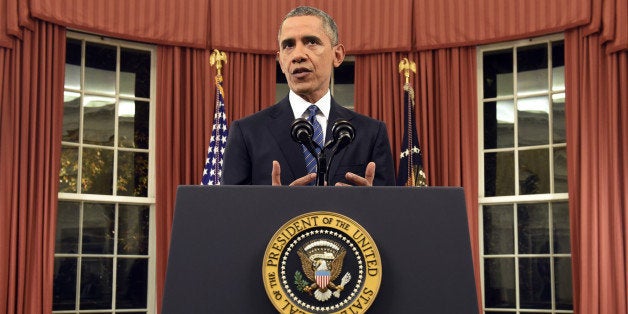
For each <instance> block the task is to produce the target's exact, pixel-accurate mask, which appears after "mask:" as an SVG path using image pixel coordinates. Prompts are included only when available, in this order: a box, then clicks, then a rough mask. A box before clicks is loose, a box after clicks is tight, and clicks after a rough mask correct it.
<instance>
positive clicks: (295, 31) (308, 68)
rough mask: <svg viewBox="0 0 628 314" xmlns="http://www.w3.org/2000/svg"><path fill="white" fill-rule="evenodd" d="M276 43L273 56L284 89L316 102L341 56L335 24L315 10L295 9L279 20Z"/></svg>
mask: <svg viewBox="0 0 628 314" xmlns="http://www.w3.org/2000/svg"><path fill="white" fill-rule="evenodd" d="M278 40H279V52H277V56H278V58H279V64H280V65H281V70H282V72H283V73H284V74H285V75H286V80H287V81H288V86H290V89H291V90H292V91H294V92H295V93H296V94H297V95H299V96H301V97H302V98H304V99H305V100H307V101H309V102H311V103H314V102H316V101H318V100H319V99H320V98H321V97H322V96H323V95H324V94H325V93H327V91H328V90H329V82H330V79H331V73H332V70H333V68H334V67H338V66H339V65H340V64H341V63H342V61H343V60H344V56H345V50H344V46H343V45H341V44H339V43H338V28H337V26H336V23H335V22H334V20H333V19H332V18H331V17H330V16H329V15H327V13H325V12H323V11H321V10H319V9H316V8H312V7H298V8H296V9H294V10H292V11H291V12H290V13H288V14H287V15H286V17H285V18H284V19H283V21H282V23H281V25H280V27H279V34H278Z"/></svg>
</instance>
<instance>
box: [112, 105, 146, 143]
mask: <svg viewBox="0 0 628 314" xmlns="http://www.w3.org/2000/svg"><path fill="white" fill-rule="evenodd" d="M149 111H150V104H149V103H148V102H145V101H130V100H120V107H119V108H118V123H119V127H118V132H119V135H118V146H120V147H132V148H148V123H149V121H150V119H149Z"/></svg>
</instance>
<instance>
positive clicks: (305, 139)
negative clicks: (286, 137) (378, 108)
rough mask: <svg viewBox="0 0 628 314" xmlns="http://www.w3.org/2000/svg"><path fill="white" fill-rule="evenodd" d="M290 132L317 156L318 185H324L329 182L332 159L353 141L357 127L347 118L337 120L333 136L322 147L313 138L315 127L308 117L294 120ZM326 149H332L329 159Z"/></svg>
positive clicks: (298, 141) (293, 137)
mask: <svg viewBox="0 0 628 314" xmlns="http://www.w3.org/2000/svg"><path fill="white" fill-rule="evenodd" d="M290 134H291V135H292V139H293V140H294V141H295V142H297V143H299V144H303V145H304V146H305V147H306V148H307V150H308V151H309V152H310V154H312V156H313V157H314V158H316V169H317V170H316V174H317V177H316V185H318V186H323V185H325V183H326V182H328V175H329V166H330V165H331V161H332V159H333V158H334V156H335V155H336V152H338V151H339V150H341V149H343V148H344V147H346V146H347V145H349V144H351V142H353V138H354V137H355V128H354V127H353V125H352V124H351V123H349V121H347V120H337V121H336V122H335V123H334V125H333V126H332V128H331V134H332V138H331V140H330V141H329V142H327V143H326V144H325V145H324V147H320V145H319V144H318V143H316V141H314V140H313V139H312V137H313V136H314V127H313V126H312V124H311V123H310V121H308V120H307V119H304V118H298V119H295V120H294V121H293V122H292V126H291V132H290ZM317 147H318V148H320V151H319V152H316V148H317ZM326 149H329V151H330V158H329V161H327V157H326V155H325V150H326Z"/></svg>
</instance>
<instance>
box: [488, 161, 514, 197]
mask: <svg viewBox="0 0 628 314" xmlns="http://www.w3.org/2000/svg"><path fill="white" fill-rule="evenodd" d="M514 162H515V160H514V153H513V152H502V153H487V154H485V155H484V180H485V181H484V195H486V196H502V195H513V194H515V180H514V176H515V164H514Z"/></svg>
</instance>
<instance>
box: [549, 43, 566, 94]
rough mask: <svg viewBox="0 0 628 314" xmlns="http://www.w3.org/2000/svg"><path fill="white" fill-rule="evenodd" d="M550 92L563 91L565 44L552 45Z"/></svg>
mask: <svg viewBox="0 0 628 314" xmlns="http://www.w3.org/2000/svg"><path fill="white" fill-rule="evenodd" d="M552 90H553V91H564V90H565V42H564V41H562V40H561V41H559V42H553V43H552Z"/></svg>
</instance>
